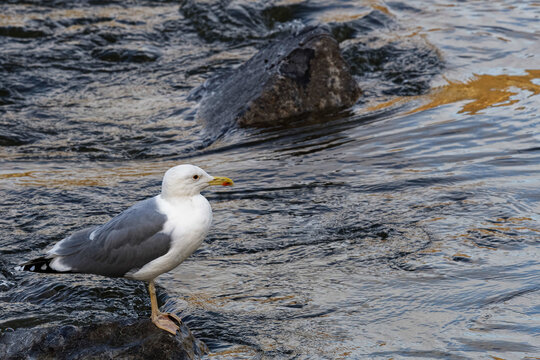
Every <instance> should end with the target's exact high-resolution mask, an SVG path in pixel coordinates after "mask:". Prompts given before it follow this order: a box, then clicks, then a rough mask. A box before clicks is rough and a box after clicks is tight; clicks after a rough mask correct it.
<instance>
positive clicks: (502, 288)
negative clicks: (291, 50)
mask: <svg viewBox="0 0 540 360" xmlns="http://www.w3.org/2000/svg"><path fill="white" fill-rule="evenodd" d="M539 17H540V6H539V4H538V2H535V1H519V2H517V1H504V0H501V1H474V2H472V1H471V2H455V1H450V0H435V1H425V0H424V1H421V0H412V1H407V2H400V1H386V2H385V1H379V0H363V1H362V0H359V1H353V0H348V1H347V0H343V1H334V2H327V1H320V0H313V1H302V0H283V1H271V2H266V1H250V0H239V1H236V0H235V1H217V0H216V1H213V0H208V1H195V0H191V1H179V2H167V1H142V2H131V1H127V2H126V1H121V2H120V1H118V2H115V1H110V2H106V1H81V2H68V1H62V0H59V1H26V2H23V3H20V2H14V1H13V2H12V1H7V2H2V3H1V4H0V196H1V198H2V201H1V202H0V214H1V216H0V333H1V332H4V331H11V330H12V329H20V328H32V327H36V326H45V325H47V326H55V325H63V324H77V325H82V324H87V323H89V322H93V321H99V320H113V319H116V318H129V317H133V318H136V317H148V316H149V314H150V304H149V300H148V295H147V293H146V289H145V286H144V284H143V283H138V282H133V281H128V280H122V279H107V278H102V277H98V276H88V275H70V276H46V275H45V276H44V275H36V274H31V273H18V272H14V271H13V267H14V266H15V265H17V264H18V263H20V262H21V261H24V260H28V259H30V258H32V257H34V256H39V255H40V254H42V253H43V252H44V251H45V250H46V249H48V248H49V247H50V246H51V245H52V244H53V243H54V242H56V241H58V240H60V239H62V238H64V237H65V236H67V235H69V234H70V233H71V232H72V231H75V230H78V229H80V228H83V227H86V226H91V225H95V224H99V223H102V222H105V221H107V220H109V219H110V218H111V217H112V216H114V215H116V214H117V213H119V212H120V211H122V210H124V209H126V208H127V207H129V206H130V205H132V204H133V203H135V202H136V201H139V200H142V199H144V198H147V197H150V196H154V195H155V194H157V193H158V192H159V190H160V181H161V177H162V175H163V173H164V172H165V170H166V169H168V168H169V167H171V166H174V165H176V164H180V163H191V164H195V165H198V166H200V167H202V168H204V169H205V170H207V171H208V172H209V173H210V174H213V175H222V176H227V177H230V178H232V179H233V180H234V181H235V184H236V185H235V187H234V188H231V189H229V188H226V189H225V188H224V189H212V190H214V191H212V190H210V191H207V192H206V193H205V195H206V196H207V198H208V199H209V200H210V202H211V203H212V206H213V209H214V224H213V227H212V230H211V232H210V234H209V235H208V237H207V239H206V241H205V242H204V243H203V245H202V246H201V248H200V249H199V250H198V251H197V252H196V253H195V254H194V255H193V256H192V257H191V258H189V259H188V260H187V261H186V262H184V263H183V264H182V265H181V266H180V267H178V268H177V269H176V270H174V271H172V272H170V273H168V274H165V275H162V276H161V277H159V278H158V281H157V283H158V292H160V293H161V294H162V295H161V301H162V302H163V303H164V305H163V306H162V308H164V309H166V310H169V311H176V312H177V313H178V314H179V315H181V317H182V318H183V319H184V321H185V323H186V324H187V325H188V327H189V328H190V329H191V330H192V332H193V333H194V335H195V336H196V337H198V338H199V339H201V340H202V341H204V342H205V343H206V344H207V345H208V347H209V348H210V351H211V353H210V354H209V355H208V357H209V358H212V359H242V358H245V359H253V358H259V359H273V358H283V359H293V358H294V359H362V358H369V359H389V358H393V359H402V358H427V359H434V358H440V359H477V358H490V359H491V358H493V359H533V358H536V357H537V356H538V354H540V348H539V347H540V338H539V334H540V320H539V316H540V312H539V290H540V265H539V242H540V241H539V240H540V190H539V189H540V121H539V111H540V96H539V95H540V60H539V56H540V26H539V25H538V24H539ZM315 24H325V25H326V26H328V27H329V28H330V29H331V31H332V33H333V34H334V36H335V37H336V38H337V39H338V41H339V42H340V46H341V49H342V52H343V55H344V58H345V59H346V60H347V61H348V62H349V65H350V67H351V70H352V72H353V74H354V75H355V77H356V79H357V81H358V83H359V85H360V87H361V88H362V89H363V95H362V97H361V98H360V99H359V101H358V103H357V104H356V105H355V106H354V107H352V108H351V109H348V110H346V111H343V112H341V113H338V114H331V115H325V116H318V115H316V114H315V115H312V116H309V117H307V118H305V119H301V120H298V121H291V123H290V124H289V125H287V126H283V125H280V126H276V127H273V128H265V129H240V128H234V127H233V128H230V129H228V130H227V131H225V132H224V133H209V132H208V131H206V129H204V128H203V127H202V126H201V125H200V123H199V122H198V121H197V118H196V111H197V105H198V103H199V101H200V99H201V97H203V96H206V95H207V94H208V93H209V92H211V91H212V89H211V88H208V86H204V84H205V82H206V81H207V80H211V79H213V78H216V77H218V76H224V75H225V74H227V73H228V72H230V71H233V70H234V69H235V68H236V67H238V66H239V65H240V64H242V63H243V62H245V61H246V60H248V59H249V58H250V57H251V56H252V55H254V54H255V53H256V52H257V51H258V49H260V48H262V47H264V46H265V45H266V44H268V43H269V42H271V41H275V40H276V39H278V38H279V37H280V36H281V35H282V34H286V33H288V32H293V31H296V30H297V29H300V28H302V27H304V26H307V25H315ZM207 84H211V82H209V83H207ZM215 121H216V122H219V119H215Z"/></svg>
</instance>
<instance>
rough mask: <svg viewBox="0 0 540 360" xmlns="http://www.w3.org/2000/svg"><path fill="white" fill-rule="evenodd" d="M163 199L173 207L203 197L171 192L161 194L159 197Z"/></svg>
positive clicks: (197, 194) (198, 194) (196, 194)
mask: <svg viewBox="0 0 540 360" xmlns="http://www.w3.org/2000/svg"><path fill="white" fill-rule="evenodd" d="M159 196H160V197H161V199H163V200H165V201H166V202H168V203H170V204H171V205H175V204H180V203H185V202H189V201H193V199H195V198H197V197H198V196H201V194H200V193H195V194H181V195H179V194H174V193H170V192H163V191H162V192H161V194H160V195H159Z"/></svg>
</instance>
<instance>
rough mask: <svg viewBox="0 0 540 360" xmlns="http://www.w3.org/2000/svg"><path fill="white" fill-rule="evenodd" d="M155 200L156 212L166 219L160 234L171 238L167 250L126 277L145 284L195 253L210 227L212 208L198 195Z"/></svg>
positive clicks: (159, 197) (157, 198)
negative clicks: (142, 281)
mask: <svg viewBox="0 0 540 360" xmlns="http://www.w3.org/2000/svg"><path fill="white" fill-rule="evenodd" d="M156 200H157V205H158V208H159V211H160V212H162V213H163V214H165V215H166V216H167V221H166V222H165V224H164V226H163V230H162V232H164V233H165V234H167V235H169V236H170V237H171V248H170V250H169V251H168V252H167V253H166V254H165V255H163V256H161V257H159V258H157V259H155V260H153V261H151V262H149V263H148V264H146V265H145V266H143V267H142V268H141V269H139V270H138V271H136V272H134V273H131V274H129V273H128V274H126V276H127V277H130V278H134V279H137V280H147V281H148V280H152V279H154V278H156V277H157V276H159V275H161V274H163V273H165V272H167V271H170V270H172V269H174V268H175V267H177V266H178V265H180V264H181V263H182V262H183V261H184V260H185V259H186V258H187V257H188V256H190V255H191V254H192V253H193V252H194V251H195V250H197V248H198V247H199V246H200V245H201V243H202V241H203V240H204V238H205V236H206V234H207V233H208V230H209V229H210V225H211V224H212V208H211V207H210V203H209V202H208V200H206V198H205V197H204V196H202V195H195V196H191V197H183V198H180V199H174V200H173V201H170V200H165V199H163V198H162V197H161V195H160V196H157V197H156Z"/></svg>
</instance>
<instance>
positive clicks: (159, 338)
mask: <svg viewBox="0 0 540 360" xmlns="http://www.w3.org/2000/svg"><path fill="white" fill-rule="evenodd" d="M205 352H207V348H206V345H204V344H203V343H202V342H200V341H199V340H197V339H195V338H194V337H193V335H192V334H191V331H190V330H189V329H188V328H187V326H186V325H184V324H182V325H181V326H180V330H179V331H178V333H177V334H176V336H173V335H171V334H169V333H167V332H165V331H163V330H160V329H158V328H156V326H155V325H154V324H153V323H152V322H151V321H150V320H149V319H137V320H133V319H131V320H121V321H115V322H101V323H96V324H92V325H88V326H80V327H79V326H73V325H65V326H60V327H39V328H33V329H17V330H15V331H12V332H5V333H3V334H2V335H0V358H2V359H6V360H7V359H12V360H16V359H96V360H97V359H134V360H135V359H141V360H142V359H178V360H182V359H196V358H200V357H201V356H202V355H203V354H204V353H205Z"/></svg>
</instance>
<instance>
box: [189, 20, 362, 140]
mask: <svg viewBox="0 0 540 360" xmlns="http://www.w3.org/2000/svg"><path fill="white" fill-rule="evenodd" d="M207 88H210V89H209V90H210V91H211V92H209V95H207V96H206V97H205V98H203V100H202V102H201V105H200V108H199V111H198V114H197V116H198V118H199V119H200V120H201V121H202V122H203V123H205V125H207V127H210V128H214V129H216V127H217V128H218V129H227V128H229V127H230V126H232V125H234V124H238V125H240V126H268V125H275V124H276V123H279V122H281V121H283V120H286V119H289V118H292V117H295V116H300V115H304V114H308V113H313V112H331V111H335V110H338V109H342V108H346V107H349V106H351V105H353V104H354V103H355V102H356V100H357V99H358V97H359V96H360V94H361V91H360V89H359V87H358V85H357V83H356V81H355V80H354V78H353V77H352V75H351V73H350V71H349V66H348V65H347V63H346V62H345V61H344V60H343V58H342V56H341V54H340V51H339V45H338V43H337V41H336V40H335V39H334V38H333V37H332V35H331V34H330V32H329V31H328V30H327V29H326V28H324V27H316V28H307V29H304V30H303V31H301V32H300V33H298V34H295V35H290V36H288V37H286V38H284V39H281V40H278V41H276V42H274V43H273V44H271V45H270V46H268V47H266V48H264V49H263V50H261V51H259V52H258V53H257V54H256V55H255V56H253V57H252V58H251V59H250V60H248V61H247V62H246V63H244V64H243V65H242V66H240V67H239V68H238V69H237V70H236V71H235V72H234V73H232V74H231V75H230V76H229V77H227V78H226V79H224V80H221V81H220V82H218V84H217V85H216V84H215V83H214V84H212V83H210V84H209V85H207Z"/></svg>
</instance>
